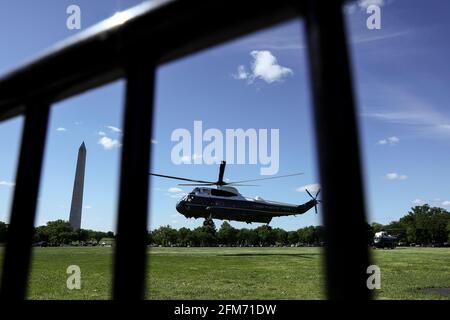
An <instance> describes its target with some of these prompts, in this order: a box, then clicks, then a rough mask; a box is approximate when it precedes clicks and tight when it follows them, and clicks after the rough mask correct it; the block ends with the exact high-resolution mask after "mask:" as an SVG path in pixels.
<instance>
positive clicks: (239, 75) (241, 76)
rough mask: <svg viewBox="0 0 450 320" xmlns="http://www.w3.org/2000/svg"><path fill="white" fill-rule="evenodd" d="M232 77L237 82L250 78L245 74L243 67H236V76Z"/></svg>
mask: <svg viewBox="0 0 450 320" xmlns="http://www.w3.org/2000/svg"><path fill="white" fill-rule="evenodd" d="M233 77H234V78H235V79H238V80H246V79H248V78H249V77H250V73H248V72H247V70H246V69H245V66H243V65H240V66H238V70H237V74H234V75H233Z"/></svg>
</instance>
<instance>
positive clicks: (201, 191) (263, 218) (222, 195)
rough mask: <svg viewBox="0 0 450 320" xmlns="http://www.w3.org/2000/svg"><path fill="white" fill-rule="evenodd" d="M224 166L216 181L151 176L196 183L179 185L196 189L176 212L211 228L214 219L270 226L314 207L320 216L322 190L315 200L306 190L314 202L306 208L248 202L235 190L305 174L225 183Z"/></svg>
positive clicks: (185, 198)
mask: <svg viewBox="0 0 450 320" xmlns="http://www.w3.org/2000/svg"><path fill="white" fill-rule="evenodd" d="M225 166H226V162H225V161H222V162H221V164H220V170H219V178H218V180H217V181H205V180H194V179H188V178H181V177H175V176H168V175H162V174H156V173H150V175H152V176H156V177H162V178H168V179H175V180H182V181H189V182H193V183H181V184H179V186H196V188H194V189H193V190H192V191H191V192H190V193H188V194H187V195H185V196H184V197H183V198H181V199H180V200H179V201H178V202H177V204H176V209H177V211H178V212H179V213H181V214H182V215H184V216H185V217H186V218H204V219H205V221H204V225H212V224H213V221H212V220H213V219H220V220H234V221H241V222H247V223H252V222H259V223H266V224H267V225H268V224H269V223H270V221H271V220H272V218H274V217H285V216H295V215H297V214H303V213H305V212H307V211H308V210H309V209H311V208H313V207H314V209H315V212H316V213H317V204H318V203H320V202H321V201H320V200H317V196H318V195H319V193H320V190H318V191H317V193H316V195H315V196H313V195H312V194H311V193H310V192H309V191H308V190H306V192H307V193H308V195H309V196H310V197H311V198H312V199H311V200H309V201H308V202H306V203H304V204H301V205H295V204H289V203H282V202H276V201H268V200H264V199H262V198H260V197H256V198H248V197H245V196H243V195H242V194H240V193H239V191H238V190H237V189H236V188H235V187H233V186H254V185H248V184H245V183H247V182H254V181H261V180H269V179H277V178H285V177H291V176H298V175H301V174H303V173H295V174H288V175H282V176H275V177H269V178H260V179H252V180H242V181H234V182H225V181H224V180H223V175H224V172H225ZM210 186H217V188H209V187H210Z"/></svg>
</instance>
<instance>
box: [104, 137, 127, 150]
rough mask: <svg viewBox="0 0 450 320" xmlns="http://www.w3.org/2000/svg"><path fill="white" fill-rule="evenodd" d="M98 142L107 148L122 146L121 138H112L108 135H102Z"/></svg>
mask: <svg viewBox="0 0 450 320" xmlns="http://www.w3.org/2000/svg"><path fill="white" fill-rule="evenodd" d="M98 143H99V144H101V145H102V146H103V148H104V149H105V150H111V149H113V148H119V147H121V146H122V144H121V143H120V141H119V140H117V139H111V138H109V137H106V136H104V137H101V138H100V140H98Z"/></svg>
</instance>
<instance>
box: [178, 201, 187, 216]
mask: <svg viewBox="0 0 450 320" xmlns="http://www.w3.org/2000/svg"><path fill="white" fill-rule="evenodd" d="M176 209H177V211H178V212H179V213H181V214H183V213H184V212H185V211H186V210H185V209H186V205H185V201H184V200H181V201H180V202H178V203H177V206H176Z"/></svg>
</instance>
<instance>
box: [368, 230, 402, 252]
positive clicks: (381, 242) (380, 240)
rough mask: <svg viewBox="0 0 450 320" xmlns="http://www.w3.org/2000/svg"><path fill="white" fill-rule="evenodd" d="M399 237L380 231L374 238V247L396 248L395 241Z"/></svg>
mask: <svg viewBox="0 0 450 320" xmlns="http://www.w3.org/2000/svg"><path fill="white" fill-rule="evenodd" d="M396 240H397V237H395V236H392V235H390V234H388V233H387V232H386V231H380V232H377V233H375V237H374V238H373V245H374V247H376V248H389V249H394V248H395V241H396Z"/></svg>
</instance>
